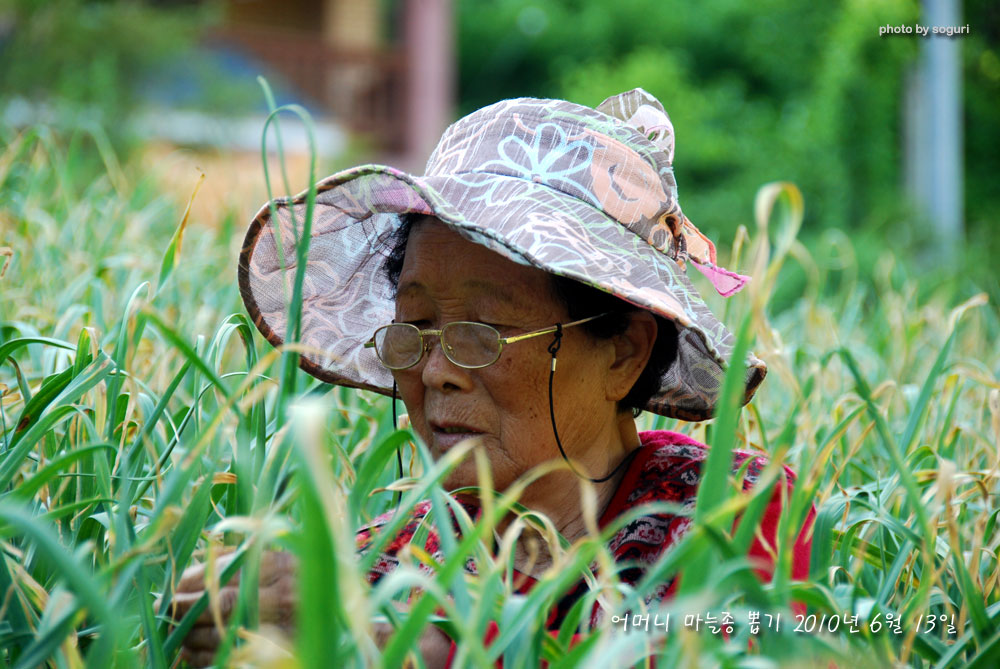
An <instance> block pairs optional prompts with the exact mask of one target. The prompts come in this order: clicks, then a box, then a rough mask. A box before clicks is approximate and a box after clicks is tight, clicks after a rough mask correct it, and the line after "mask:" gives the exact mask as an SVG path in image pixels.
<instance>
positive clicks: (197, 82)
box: [0, 0, 261, 150]
mask: <svg viewBox="0 0 1000 669" xmlns="http://www.w3.org/2000/svg"><path fill="white" fill-rule="evenodd" d="M218 19H219V6H218V4H217V3H214V2H204V3H191V2H184V3H154V2H140V1H135V0H46V1H44V2H43V1H40V0H5V2H4V3H3V4H0V113H2V112H3V109H4V108H5V107H6V105H7V104H8V103H9V102H10V101H11V100H12V99H15V98H20V99H23V100H25V101H27V102H28V103H29V104H31V105H36V106H35V107H34V109H35V110H39V109H44V113H45V115H46V116H47V118H45V119H41V120H44V121H47V122H52V123H54V124H55V125H57V126H63V127H71V128H83V129H85V130H92V129H94V127H95V126H100V128H101V130H102V131H103V132H106V133H107V135H108V137H109V138H110V139H111V141H112V143H113V144H114V145H115V146H116V148H118V149H119V150H121V149H124V148H126V147H127V146H128V140H129V139H130V138H129V136H128V126H127V124H126V123H124V121H126V120H128V118H129V115H130V113H131V112H132V111H134V110H135V109H136V108H138V107H150V106H156V105H161V106H162V105H166V106H171V107H186V108H193V109H198V110H203V111H209V112H222V113H227V112H230V113H245V112H246V111H248V110H250V109H255V108H256V107H258V106H259V105H260V104H261V96H260V91H259V88H258V87H257V86H256V84H255V83H254V82H253V81H252V78H249V77H244V78H242V79H240V78H237V77H234V76H233V74H232V73H230V72H226V71H225V68H224V66H223V64H222V62H221V61H220V60H219V59H218V58H214V57H213V55H212V53H211V52H210V51H209V50H207V49H205V48H202V42H203V37H204V35H205V30H206V29H207V28H209V27H210V26H211V25H213V24H214V23H215V22H217V21H218ZM248 81H249V83H248ZM37 105H43V106H44V107H38V106H37ZM38 120H39V119H37V118H31V119H29V122H37V121H38Z"/></svg>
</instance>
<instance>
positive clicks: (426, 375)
mask: <svg viewBox="0 0 1000 669" xmlns="http://www.w3.org/2000/svg"><path fill="white" fill-rule="evenodd" d="M424 346H425V348H424V367H423V369H422V370H421V372H420V374H421V380H422V381H423V383H424V386H426V387H428V388H437V389H439V390H447V389H450V388H457V389H466V388H469V387H471V376H470V374H469V370H467V369H465V368H464V367H459V366H458V365H456V364H455V363H453V362H452V361H451V360H449V359H448V356H446V355H445V354H444V351H443V350H442V346H444V344H443V343H442V342H441V339H440V338H439V337H433V338H428V340H427V343H426V344H424Z"/></svg>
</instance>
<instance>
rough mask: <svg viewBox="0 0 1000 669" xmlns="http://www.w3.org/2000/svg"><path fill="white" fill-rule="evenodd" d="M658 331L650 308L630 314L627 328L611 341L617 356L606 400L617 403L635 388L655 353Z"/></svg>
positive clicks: (612, 367)
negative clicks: (649, 310) (654, 347)
mask: <svg viewBox="0 0 1000 669" xmlns="http://www.w3.org/2000/svg"><path fill="white" fill-rule="evenodd" d="M656 331H657V326H656V318H655V317H654V316H653V314H651V313H649V312H648V311H635V312H633V313H631V314H630V318H629V324H628V328H627V329H626V330H625V332H623V333H622V334H620V335H616V336H615V337H614V339H613V340H612V341H613V342H614V346H615V359H614V361H613V362H612V364H611V367H610V368H609V370H608V377H607V379H608V381H607V383H608V385H607V393H606V394H607V399H609V400H612V401H614V402H618V401H620V400H622V399H623V398H624V397H625V396H626V395H628V393H629V391H630V390H632V386H634V385H635V382H636V381H637V380H638V379H639V375H640V374H642V370H644V369H645V368H646V363H647V362H649V357H650V356H651V355H652V354H653V345H654V344H655V343H656Z"/></svg>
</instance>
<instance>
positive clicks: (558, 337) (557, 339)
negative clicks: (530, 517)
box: [548, 323, 635, 483]
mask: <svg viewBox="0 0 1000 669" xmlns="http://www.w3.org/2000/svg"><path fill="white" fill-rule="evenodd" d="M562 335H563V333H562V323H556V331H555V334H554V335H553V339H552V343H551V344H549V348H548V351H549V354H550V355H551V356H552V367H551V369H550V370H549V419H550V420H551V421H552V434H553V435H554V436H555V438H556V446H558V447H559V453H560V454H561V455H562V458H563V460H565V461H566V464H567V465H569V468H570V469H572V470H573V473H574V474H576V475H577V476H579V477H580V478H582V479H586V480H588V481H590V482H591V483H604V482H605V481H607V480H608V479H610V478H611V477H613V476H614V475H615V474H617V473H618V470H619V469H621V468H622V467H624V466H625V465H626V464H628V463H629V462H631V461H632V455H634V454H635V452H634V451H633V453H632V454H631V455H630V456H626V457H625V458H622V461H621V462H619V463H618V466H617V467H615V468H614V469H612V470H611V472H610V473H608V474H607V475H605V476H602V477H601V478H598V479H595V478H591V477H589V476H587V475H585V474H582V473H580V471H579V470H578V469H577V468H576V467H574V466H573V463H572V462H570V460H569V458H568V457H566V451H565V450H564V449H563V445H562V442H561V441H560V440H559V430H557V429H556V409H555V404H554V402H553V400H552V380H553V379H554V378H555V376H556V354H557V353H559V347H560V346H562Z"/></svg>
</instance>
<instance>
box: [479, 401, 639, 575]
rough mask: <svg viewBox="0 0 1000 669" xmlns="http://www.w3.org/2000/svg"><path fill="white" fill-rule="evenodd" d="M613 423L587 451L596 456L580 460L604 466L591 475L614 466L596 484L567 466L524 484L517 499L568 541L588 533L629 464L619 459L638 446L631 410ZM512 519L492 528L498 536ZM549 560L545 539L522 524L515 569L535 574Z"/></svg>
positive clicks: (511, 517) (549, 555) (629, 454)
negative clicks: (609, 434)
mask: <svg viewBox="0 0 1000 669" xmlns="http://www.w3.org/2000/svg"><path fill="white" fill-rule="evenodd" d="M616 428H617V429H616V431H615V434H614V437H613V438H612V439H611V440H608V441H610V442H611V443H607V441H605V443H604V444H603V446H601V447H598V446H597V445H596V444H595V447H594V448H593V449H592V450H593V451H595V453H594V455H595V456H596V457H590V458H587V459H586V460H585V462H586V461H589V462H590V463H601V464H600V466H603V467H604V469H602V470H600V471H601V473H600V474H597V475H596V477H600V476H603V473H604V472H606V471H610V470H615V473H614V475H613V476H612V477H611V478H609V479H608V480H607V481H602V482H600V483H592V482H590V481H588V480H585V479H583V478H581V477H580V476H578V475H577V474H575V473H574V472H572V471H568V470H566V469H561V470H559V471H557V472H553V473H551V474H548V475H547V476H544V477H542V478H541V479H539V480H538V481H536V482H535V483H534V484H532V485H531V486H529V487H528V489H527V490H526V491H525V493H524V495H523V496H522V498H521V500H520V501H521V504H523V505H524V506H525V507H527V508H529V509H531V510H532V511H537V512H539V513H542V514H544V515H545V516H547V517H548V518H549V520H551V521H552V524H553V525H554V526H555V528H556V529H557V530H558V531H559V533H560V534H561V535H562V536H563V537H564V538H565V539H566V540H567V541H569V542H570V543H573V542H574V541H576V540H577V539H580V538H581V537H583V536H585V535H587V534H588V533H589V531H590V528H596V527H598V524H599V522H600V519H601V516H602V515H603V513H604V511H605V510H606V509H607V508H608V506H609V505H610V503H611V499H612V497H614V494H615V492H616V491H617V490H618V487H619V486H620V485H621V481H622V478H623V477H624V476H625V471H626V470H627V469H628V466H627V464H625V463H624V461H625V460H626V459H629V458H630V456H631V455H632V454H633V452H634V451H635V450H636V449H637V448H639V446H641V442H640V441H639V434H638V431H637V429H636V425H635V420H634V419H633V418H632V415H631V413H622V414H619V416H618V421H617V425H616ZM619 465H621V466H619ZM583 486H591V487H592V488H593V491H594V504H593V505H592V506H591V505H588V504H584V500H583V495H584V494H586V493H585V492H584V490H583ZM587 513H591V514H592V515H593V516H594V517H593V518H587V516H586V514H587ZM512 520H513V516H512V515H511V516H508V517H507V518H505V519H503V520H502V521H501V522H500V523H498V526H497V530H498V532H500V533H501V535H502V534H503V532H504V531H505V530H506V528H507V527H508V526H509V524H510V522H511V521H512ZM551 565H552V553H551V551H550V549H549V546H548V542H547V541H546V540H545V539H544V537H543V536H542V535H541V534H540V533H539V532H538V531H536V530H534V529H533V528H531V527H528V528H526V529H525V530H524V531H523V532H522V533H521V537H520V539H519V540H518V542H517V545H516V547H515V549H514V566H515V568H516V569H518V571H521V572H522V573H527V574H539V573H541V572H542V571H544V570H545V569H547V568H549V567H550V566H551Z"/></svg>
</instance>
